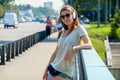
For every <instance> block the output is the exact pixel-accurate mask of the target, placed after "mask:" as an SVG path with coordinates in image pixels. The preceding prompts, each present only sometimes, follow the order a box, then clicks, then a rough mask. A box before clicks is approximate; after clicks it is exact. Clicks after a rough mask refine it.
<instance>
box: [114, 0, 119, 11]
mask: <svg viewBox="0 0 120 80" xmlns="http://www.w3.org/2000/svg"><path fill="white" fill-rule="evenodd" d="M118 2H119V1H118V0H116V7H115V12H116V13H117V12H118V5H119V3H118Z"/></svg>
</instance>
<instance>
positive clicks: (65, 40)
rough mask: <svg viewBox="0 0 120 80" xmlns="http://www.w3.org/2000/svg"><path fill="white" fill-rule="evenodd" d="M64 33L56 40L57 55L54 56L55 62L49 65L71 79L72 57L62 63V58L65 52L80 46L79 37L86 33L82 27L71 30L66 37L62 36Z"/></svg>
mask: <svg viewBox="0 0 120 80" xmlns="http://www.w3.org/2000/svg"><path fill="white" fill-rule="evenodd" d="M63 34H64V31H63V32H62V34H61V36H60V38H59V40H58V53H57V55H56V58H55V60H54V61H53V62H52V63H51V65H52V66H53V67H54V68H55V69H56V70H58V71H60V72H63V73H65V74H67V75H69V76H71V77H73V71H74V69H73V67H74V63H73V62H74V61H73V59H74V56H75V54H74V53H73V55H72V57H71V58H70V60H69V61H64V57H65V55H66V52H67V51H68V49H70V47H72V46H76V45H80V37H81V36H84V35H87V32H86V31H85V29H84V28H83V27H82V26H79V27H78V28H76V29H75V30H73V31H72V32H71V33H70V34H69V35H68V36H66V37H64V36H63Z"/></svg>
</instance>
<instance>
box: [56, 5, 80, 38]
mask: <svg viewBox="0 0 120 80" xmlns="http://www.w3.org/2000/svg"><path fill="white" fill-rule="evenodd" d="M65 10H67V11H69V12H71V13H73V12H75V15H76V16H75V19H73V20H74V22H73V25H72V27H71V30H70V32H69V34H70V33H71V32H72V30H73V29H74V28H75V27H78V26H79V24H80V23H79V20H78V14H77V12H76V10H75V9H74V8H73V7H71V6H69V5H65V6H63V8H62V9H61V10H60V15H61V12H62V11H65ZM61 23H62V26H63V28H64V30H68V26H67V25H65V24H64V23H63V22H62V20H61ZM60 35H61V32H60V33H58V38H59V37H60Z"/></svg>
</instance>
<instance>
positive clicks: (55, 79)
mask: <svg viewBox="0 0 120 80" xmlns="http://www.w3.org/2000/svg"><path fill="white" fill-rule="evenodd" d="M53 80H68V79H66V78H62V77H60V76H55V77H53Z"/></svg>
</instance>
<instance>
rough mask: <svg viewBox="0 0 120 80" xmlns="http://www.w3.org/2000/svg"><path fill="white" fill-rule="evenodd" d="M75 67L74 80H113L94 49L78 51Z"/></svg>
mask: <svg viewBox="0 0 120 80" xmlns="http://www.w3.org/2000/svg"><path fill="white" fill-rule="evenodd" d="M76 66H77V69H76V74H77V76H76V77H77V79H76V80H115V78H114V77H113V75H112V73H111V72H110V71H109V69H108V68H107V66H106V65H105V64H104V62H103V61H102V59H101V58H100V57H99V56H98V54H97V52H96V51H95V50H94V48H92V49H83V50H81V51H79V53H78V54H77V56H76ZM78 74H79V75H78Z"/></svg>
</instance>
